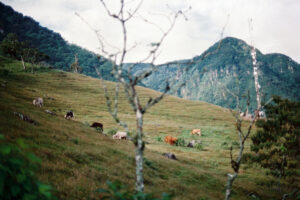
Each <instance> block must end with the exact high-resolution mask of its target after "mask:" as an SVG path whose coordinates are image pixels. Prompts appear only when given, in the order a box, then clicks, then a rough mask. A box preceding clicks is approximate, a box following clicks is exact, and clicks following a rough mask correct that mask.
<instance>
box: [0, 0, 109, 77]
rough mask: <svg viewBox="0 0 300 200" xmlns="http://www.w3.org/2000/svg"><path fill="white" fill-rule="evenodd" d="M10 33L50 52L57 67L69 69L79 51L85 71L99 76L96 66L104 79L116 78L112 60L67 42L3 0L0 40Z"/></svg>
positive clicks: (43, 51) (50, 56) (51, 59)
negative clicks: (113, 72) (113, 74)
mask: <svg viewBox="0 0 300 200" xmlns="http://www.w3.org/2000/svg"><path fill="white" fill-rule="evenodd" d="M9 33H14V34H16V35H17V37H18V39H19V41H21V42H25V41H26V42H27V43H29V44H30V45H31V46H32V47H33V48H36V49H38V50H39V51H40V52H42V53H44V54H46V55H48V56H49V59H48V60H47V62H48V63H49V64H51V65H53V66H54V67H55V68H57V69H62V70H65V71H69V70H70V65H71V64H72V63H73V62H74V55H75V54H77V57H78V62H79V64H80V66H81V67H82V73H83V74H86V75H89V76H92V77H97V73H96V71H95V67H97V68H98V69H99V70H100V72H101V75H102V76H103V78H104V79H106V80H114V79H113V77H112V76H111V74H110V71H111V70H110V68H111V64H110V63H109V62H99V59H98V57H97V55H96V54H95V53H93V52H90V51H88V50H86V49H83V48H81V47H79V46H77V45H74V44H70V43H68V42H67V41H65V40H64V39H63V38H62V37H61V35H60V34H59V33H55V32H53V31H52V30H49V29H47V28H45V27H42V26H40V25H39V23H38V22H36V21H35V20H33V19H32V18H31V17H27V16H23V15H22V14H21V13H18V12H16V11H14V10H13V9H12V8H11V7H9V6H6V5H4V4H3V3H1V2H0V41H2V40H3V39H4V38H5V37H6V36H7V35H8V34H9Z"/></svg>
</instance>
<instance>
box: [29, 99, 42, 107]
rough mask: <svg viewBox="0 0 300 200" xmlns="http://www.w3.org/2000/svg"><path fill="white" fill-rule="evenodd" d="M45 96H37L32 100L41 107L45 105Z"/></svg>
mask: <svg viewBox="0 0 300 200" xmlns="http://www.w3.org/2000/svg"><path fill="white" fill-rule="evenodd" d="M43 103H44V101H43V98H42V97H37V98H35V99H34V100H33V101H32V104H33V105H35V106H39V107H42V106H43Z"/></svg>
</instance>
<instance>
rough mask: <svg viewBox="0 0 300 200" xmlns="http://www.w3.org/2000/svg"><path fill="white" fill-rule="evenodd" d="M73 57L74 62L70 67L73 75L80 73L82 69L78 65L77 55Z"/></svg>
mask: <svg viewBox="0 0 300 200" xmlns="http://www.w3.org/2000/svg"><path fill="white" fill-rule="evenodd" d="M74 57H75V59H74V62H73V63H72V64H71V66H70V68H71V71H73V72H75V73H80V72H82V68H81V67H80V65H79V62H78V57H77V54H75V55H74Z"/></svg>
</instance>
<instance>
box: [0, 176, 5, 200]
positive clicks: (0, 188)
mask: <svg viewBox="0 0 300 200" xmlns="http://www.w3.org/2000/svg"><path fill="white" fill-rule="evenodd" d="M5 178H6V174H5V173H3V172H1V171H0V196H2V195H3V188H4V183H5Z"/></svg>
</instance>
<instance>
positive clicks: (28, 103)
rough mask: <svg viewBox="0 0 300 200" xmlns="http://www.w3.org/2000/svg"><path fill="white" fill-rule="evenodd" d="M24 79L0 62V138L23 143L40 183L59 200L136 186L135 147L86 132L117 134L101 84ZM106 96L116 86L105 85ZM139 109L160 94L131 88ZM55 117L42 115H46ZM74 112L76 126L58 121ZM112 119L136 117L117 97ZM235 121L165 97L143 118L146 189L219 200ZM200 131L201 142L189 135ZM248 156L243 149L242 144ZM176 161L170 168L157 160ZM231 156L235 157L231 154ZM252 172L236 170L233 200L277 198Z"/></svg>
mask: <svg viewBox="0 0 300 200" xmlns="http://www.w3.org/2000/svg"><path fill="white" fill-rule="evenodd" d="M34 71H35V72H34V73H30V72H23V70H22V66H21V64H20V63H19V62H17V61H13V60H9V59H6V58H3V57H0V83H3V82H4V81H5V82H7V83H6V85H7V87H6V88H4V87H0V133H2V134H4V135H5V137H6V138H7V139H8V140H10V141H15V140H16V138H23V139H24V140H25V142H26V143H28V144H29V145H30V147H31V150H32V151H33V152H34V153H35V154H36V155H38V156H39V157H40V158H41V159H42V161H43V162H42V167H41V169H40V171H39V173H38V177H39V179H40V180H41V181H43V182H46V183H49V184H51V185H52V186H53V187H54V188H55V189H56V195H57V197H58V198H59V199H93V198H95V197H96V193H95V192H94V191H95V190H96V189H97V188H105V187H106V181H107V180H110V181H120V182H122V183H123V184H124V185H127V186H128V187H129V188H130V189H132V190H133V189H134V183H135V158H134V145H133V144H132V142H130V141H116V140H113V139H112V138H111V135H109V134H100V133H99V132H98V131H96V130H95V129H92V128H90V127H89V124H91V123H93V122H101V123H103V124H104V133H109V132H111V130H113V129H116V130H122V128H121V127H119V126H117V125H116V124H115V123H114V121H113V120H112V117H111V116H110V115H109V113H108V112H107V107H106V103H105V98H104V95H103V89H102V86H101V84H102V83H103V82H101V81H100V80H98V79H94V78H90V77H87V76H84V75H80V74H73V73H68V72H63V71H57V70H48V69H45V68H42V67H35V70H34ZM105 83H106V84H107V86H108V88H109V91H110V93H111V94H113V90H112V88H113V87H114V86H115V83H112V82H106V81H105ZM138 92H139V94H140V98H141V100H142V102H146V101H147V100H148V98H149V97H150V96H152V97H153V96H158V95H159V93H158V92H156V91H153V90H150V89H147V88H142V87H140V88H138ZM35 97H43V99H44V106H43V107H42V108H39V107H35V106H33V105H32V100H33V99H34V98H35ZM46 109H48V110H51V111H54V112H56V113H57V116H52V115H49V114H48V113H46V112H45V110H46ZM68 110H72V111H74V113H75V120H65V119H64V117H63V116H64V114H65V113H66V111H68ZM13 112H19V113H23V114H26V115H28V116H29V117H31V118H32V119H33V120H35V121H37V122H38V123H39V125H37V126H34V125H32V124H29V123H27V122H25V121H22V120H20V119H19V118H17V117H16V116H15V115H14V114H13ZM119 116H120V118H121V119H122V120H124V121H126V122H127V123H128V125H129V127H130V130H131V131H132V132H134V131H135V115H134V113H133V112H132V110H131V107H130V106H129V104H128V102H127V100H126V98H125V96H124V94H123V93H122V94H121V96H120V105H119ZM234 127H235V124H234V118H233V117H232V116H231V113H230V112H229V111H228V110H227V109H225V108H221V107H218V106H215V105H211V104H208V103H205V102H193V101H188V100H184V99H180V98H177V97H174V96H167V97H166V98H165V99H164V100H163V101H162V102H160V103H159V104H157V105H156V106H154V107H153V108H151V109H150V110H149V112H148V113H146V115H145V119H144V132H145V140H146V142H147V145H146V149H145V165H144V176H145V189H146V192H151V193H154V194H155V195H160V194H161V193H162V192H166V193H169V194H173V195H174V199H176V200H181V199H192V200H194V199H223V198H224V191H225V183H226V180H227V176H226V174H227V173H228V172H231V171H232V170H231V168H230V163H229V162H230V159H229V150H228V147H229V146H230V145H231V144H232V143H234V141H237V135H236V132H235V129H234ZM194 128H201V129H202V133H203V136H201V137H196V136H193V137H192V136H190V134H189V133H190V131H191V130H192V129H194ZM166 135H172V136H175V137H179V138H184V139H185V140H186V141H188V140H191V139H193V138H195V139H200V140H201V141H202V149H195V148H193V149H192V148H187V147H177V146H170V145H167V144H165V143H164V142H163V138H164V137H165V136H166ZM246 146H247V148H246V151H249V144H247V145H246ZM165 152H172V153H175V154H176V157H177V158H178V160H177V161H174V160H170V159H167V158H164V157H163V156H162V153H165ZM235 153H237V152H235ZM269 180H271V179H270V178H269V177H267V176H266V175H265V173H264V171H263V170H261V169H260V168H259V167H247V166H244V165H243V166H242V169H241V172H240V175H239V177H238V178H237V180H236V182H235V183H234V192H233V196H232V199H251V198H250V197H249V196H247V195H248V194H249V193H252V192H254V193H255V194H257V195H258V196H260V197H262V199H274V198H275V196H276V195H277V194H276V191H274V190H272V189H270V187H268V186H267V185H266V184H263V183H267V182H268V181H269Z"/></svg>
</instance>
